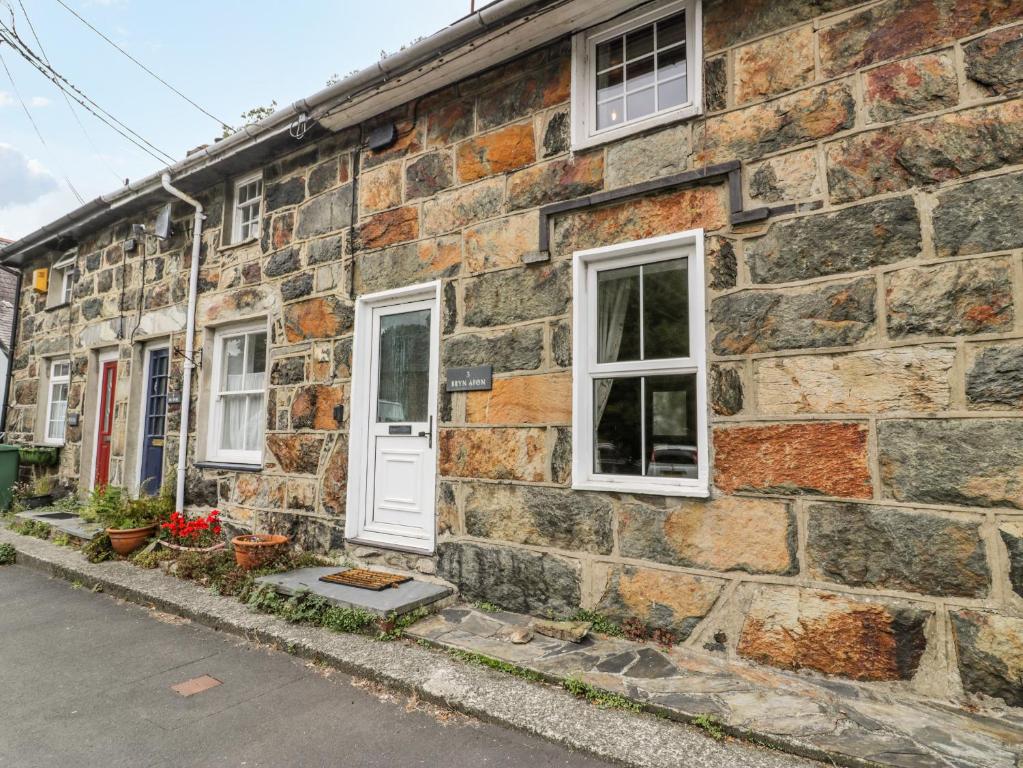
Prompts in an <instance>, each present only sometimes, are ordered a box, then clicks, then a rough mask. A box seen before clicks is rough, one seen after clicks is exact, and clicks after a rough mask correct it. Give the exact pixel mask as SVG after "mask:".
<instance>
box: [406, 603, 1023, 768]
mask: <svg viewBox="0 0 1023 768" xmlns="http://www.w3.org/2000/svg"><path fill="white" fill-rule="evenodd" d="M531 621H532V619H531V618H530V617H529V616H524V615H521V614H516V613H509V612H506V611H496V612H483V611H480V610H478V609H476V608H473V607H470V606H467V605H458V606H455V607H451V608H446V609H444V610H442V611H440V612H439V613H437V614H435V615H433V616H430V617H427V618H426V619H424V620H422V621H420V622H418V623H417V624H415V625H414V626H413V627H412V628H411V629H410V630H409V631H408V634H409V635H411V636H412V637H415V638H418V639H420V640H424V641H427V642H429V643H432V644H435V645H437V646H441V647H445V648H451V649H456V650H460V651H469V652H473V653H480V654H485V655H487V656H491V657H493V658H496V659H500V660H502V661H506V662H509V663H511V664H515V665H517V666H519V667H522V668H525V669H529V670H532V671H534V672H538V673H540V674H543V675H545V676H547V677H549V678H554V679H559V680H564V679H567V678H574V679H576V680H580V681H582V682H584V683H588V684H589V685H591V686H594V687H597V688H600V689H603V690H606V691H610V692H613V693H619V694H622V695H624V696H626V697H628V698H630V699H633V700H635V701H637V702H639V703H641V704H643V705H647V706H649V707H651V708H653V709H657V710H661V711H662V712H664V713H665V714H668V715H669V716H674V717H677V718H679V719H685V720H692V719H694V718H696V717H698V716H700V715H712V716H713V717H715V718H716V719H717V720H718V721H719V722H720V723H721V724H722V725H723V726H725V727H726V728H728V729H732V730H734V731H735V732H737V733H743V734H747V735H755V736H756V737H757V738H759V739H763V738H764V737H767V738H768V739H775V740H780V741H783V742H785V743H786V744H787V745H789V746H797V747H798V746H803V747H806V748H809V749H813V750H826V751H828V752H830V753H833V754H837V755H842V756H846V757H848V758H852V759H858V760H869V761H872V762H875V763H880V764H883V765H892V766H899V767H900V768H925V767H926V768H930V767H931V766H934V767H937V766H943V767H944V766H957V767H959V768H1016V766H1017V765H1018V764H1019V763H1018V762H1017V761H1018V759H1019V755H1020V752H1021V749H1023V717H1021V716H1020V715H1019V714H1014V713H1013V712H1012V711H1011V710H1009V709H1008V708H1002V709H992V710H990V711H984V712H979V711H978V712H968V711H965V710H959V709H955V708H953V707H951V706H950V705H948V704H945V703H942V702H937V701H930V700H927V699H923V698H919V697H911V696H907V695H906V694H904V693H900V694H899V695H897V696H896V695H895V694H889V693H887V692H883V691H879V690H877V689H871V688H869V687H867V686H865V685H860V684H854V683H848V682H844V681H843V682H839V681H833V680H830V679H826V678H820V677H815V676H810V675H801V674H794V673H790V672H782V671H778V670H772V669H768V668H766V667H763V666H757V667H753V666H750V665H748V664H745V663H743V662H740V661H735V660H730V659H724V658H716V657H713V656H710V655H708V654H701V653H699V652H697V651H693V650H691V649H687V648H681V647H677V646H676V647H673V648H662V647H659V646H656V645H653V644H651V643H640V642H635V641H632V640H626V639H624V638H616V637H606V636H603V635H597V634H592V633H591V634H590V635H589V636H588V637H587V638H586V639H585V640H583V642H581V643H572V642H567V641H564V640H557V639H555V638H552V637H545V636H543V635H539V634H537V635H534V637H533V640H532V641H531V642H529V643H527V644H513V643H512V642H511V641H510V639H509V638H510V636H511V634H512V632H513V630H515V629H517V628H520V627H525V626H528V625H529V623H530V622H531Z"/></svg>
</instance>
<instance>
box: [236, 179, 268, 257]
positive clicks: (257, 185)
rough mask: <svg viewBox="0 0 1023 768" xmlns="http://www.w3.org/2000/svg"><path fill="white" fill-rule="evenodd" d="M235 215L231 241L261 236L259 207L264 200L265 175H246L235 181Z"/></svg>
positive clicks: (238, 241)
mask: <svg viewBox="0 0 1023 768" xmlns="http://www.w3.org/2000/svg"><path fill="white" fill-rule="evenodd" d="M233 200H234V216H233V218H232V221H233V225H232V228H231V242H232V243H243V242H245V241H246V240H251V239H252V238H254V237H259V209H260V206H261V205H262V202H263V177H262V176H261V175H259V174H256V175H254V176H246V177H245V178H244V179H239V180H238V181H236V182H235V183H234V195H233Z"/></svg>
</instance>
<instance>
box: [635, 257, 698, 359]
mask: <svg viewBox="0 0 1023 768" xmlns="http://www.w3.org/2000/svg"><path fill="white" fill-rule="evenodd" d="M667 357H689V261H688V259H671V260H670V261H660V262H655V263H653V264H645V265H643V359H645V360H658V359H663V358H667Z"/></svg>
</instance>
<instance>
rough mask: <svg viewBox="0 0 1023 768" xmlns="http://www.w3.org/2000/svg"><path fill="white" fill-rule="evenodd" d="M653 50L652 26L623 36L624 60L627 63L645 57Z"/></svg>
mask: <svg viewBox="0 0 1023 768" xmlns="http://www.w3.org/2000/svg"><path fill="white" fill-rule="evenodd" d="M653 50H654V25H653V24H651V25H650V26H648V27H643V28H642V29H637V30H636V31H635V32H629V34H628V35H626V36H625V58H626V59H627V60H628V61H632V60H633V59H636V58H639V57H640V56H645V55H646V54H648V53H651V52H652V51H653Z"/></svg>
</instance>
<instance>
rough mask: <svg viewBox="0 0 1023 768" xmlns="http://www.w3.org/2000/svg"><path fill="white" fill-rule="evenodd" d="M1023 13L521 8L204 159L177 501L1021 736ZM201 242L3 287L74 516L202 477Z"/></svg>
mask: <svg viewBox="0 0 1023 768" xmlns="http://www.w3.org/2000/svg"><path fill="white" fill-rule="evenodd" d="M1021 22H1023V6H1021V4H1020V2H1019V0H872V1H871V2H862V1H861V0H773V1H769V0H735V1H733V2H728V0H702V3H701V0H677V1H676V2H661V1H658V2H650V3H646V4H638V3H637V2H636V1H635V0H606V1H605V2H600V3H590V2H582V0H558V1H546V0H542V1H540V2H529V1H528V0H498V2H496V3H493V4H491V5H489V6H487V7H486V8H484V9H483V10H481V11H479V12H477V13H475V14H473V15H472V16H469V17H467V18H466V19H464V20H462V21H460V22H458V23H456V24H455V25H453V26H452V27H450V28H448V29H446V30H443V31H442V32H440V33H438V34H437V35H434V36H433V37H429V38H426V39H425V40H424V41H422V42H419V43H417V44H415V45H413V46H411V47H410V48H408V49H406V50H404V51H402V52H401V53H399V54H396V55H395V56H392V57H388V58H385V59H383V60H382V61H381V62H380V63H379V64H378V65H374V67H372V68H370V69H368V70H365V71H363V72H360V73H357V74H355V75H353V76H351V77H349V78H348V79H346V80H344V81H342V82H340V83H338V84H337V85H334V86H332V87H330V88H328V89H327V90H325V91H322V92H320V93H318V94H316V95H314V96H312V97H309V98H307V99H305V100H303V101H300V102H297V103H296V105H295V106H293V107H289V108H288V109H286V110H282V111H281V112H279V113H277V114H276V115H274V116H272V117H270V118H268V119H267V120H264V121H263V122H261V123H258V124H256V125H254V126H248V127H246V128H245V129H243V130H242V131H241V132H239V133H238V134H235V135H234V136H232V137H231V138H229V139H226V140H224V141H222V142H219V143H216V144H213V145H211V146H208V147H205V148H203V149H200V150H198V151H196V152H194V153H192V154H190V155H189V156H188V157H187V158H186V159H185V160H183V161H181V162H180V163H178V164H177V165H175V166H173V167H171V168H169V169H168V172H169V174H170V177H171V181H172V183H173V185H175V186H176V187H178V188H179V189H181V190H184V191H185V192H186V193H188V194H189V195H194V196H196V197H197V198H198V199H199V200H200V201H201V203H202V205H203V206H204V210H205V216H206V218H205V220H204V222H203V224H202V230H201V242H200V244H201V251H200V257H199V266H198V284H197V307H196V312H195V351H194V353H193V356H192V359H193V360H194V362H195V364H196V365H197V366H198V367H197V370H196V373H195V376H194V382H195V385H194V386H193V387H192V389H191V397H190V398H189V400H190V402H187V403H185V405H187V406H188V408H189V413H190V415H191V419H190V429H189V434H188V442H187V455H188V461H187V466H186V480H187V482H186V484H185V485H186V501H187V505H188V506H189V507H190V508H208V507H214V506H215V507H219V508H220V509H221V510H222V511H223V512H224V514H225V516H226V517H227V518H229V519H230V521H231V523H232V525H234V526H235V527H236V528H239V529H254V530H258V531H271V532H281V533H288V534H290V535H291V536H292V537H293V538H294V540H295V541H296V542H297V543H298V544H299V545H300V546H302V547H305V548H308V549H315V550H341V549H346V550H347V551H348V552H349V553H351V554H353V555H354V556H355V557H357V558H359V559H362V560H366V561H368V562H377V563H387V564H389V565H391V566H393V567H401V568H407V569H409V570H414V571H418V572H420V573H422V574H427V575H429V576H432V577H436V578H440V579H444V580H447V581H449V582H452V583H454V584H455V585H457V587H458V588H459V589H460V590H461V594H462V595H463V596H464V597H466V598H467V599H470V600H487V601H490V602H492V603H496V604H499V605H502V606H504V607H507V608H509V609H512V610H516V611H524V612H531V613H537V614H547V613H552V614H557V615H564V614H571V613H573V612H574V611H576V610H577V609H578V608H580V607H583V608H587V609H592V610H596V611H598V612H600V613H602V614H605V615H607V616H609V617H611V618H613V619H615V620H618V621H623V620H625V619H629V618H633V619H637V620H639V621H640V622H642V623H644V624H646V625H648V626H651V627H657V628H661V629H664V630H666V631H670V632H672V633H674V635H675V636H676V637H677V638H678V639H679V640H680V641H684V642H685V643H687V644H689V645H691V646H693V647H695V648H705V649H707V652H708V653H718V654H727V655H730V656H738V657H742V658H745V659H748V660H752V661H754V662H759V663H763V664H769V665H774V666H778V667H782V668H787V669H803V670H810V671H813V672H819V673H825V674H830V675H837V676H840V677H846V678H852V679H855V680H860V681H870V682H875V683H878V684H882V683H886V684H893V685H896V686H898V687H901V688H903V689H906V690H911V691H915V692H919V693H924V694H930V695H938V696H947V697H952V698H958V699H960V700H964V697H965V698H966V699H968V698H969V697H971V696H976V695H989V696H993V697H999V698H1001V699H1004V700H1005V701H1007V702H1008V703H1010V704H1013V705H1020V704H1023V684H1021V683H1020V680H1021V679H1023V677H1021V676H1023V651H1021V650H1020V648H1021V644H1020V637H1021V636H1023V419H1021V418H1020V415H1021V414H1020V406H1021V404H1023V317H1021V316H1020V314H1018V313H1017V312H1016V301H1017V299H1019V300H1023V215H1021V213H1020V212H1021V211H1023V100H1021V98H1020V94H1021V91H1023V23H1021ZM168 202H172V203H173V208H172V222H173V231H172V232H171V234H170V236H169V237H167V238H166V239H160V238H157V237H155V236H154V234H153V232H154V222H155V220H156V219H157V215H158V213H159V211H160V209H161V207H162V206H164V205H166V204H167V203H168ZM192 217H193V209H192V208H191V207H190V206H189V205H187V204H185V203H183V202H181V201H180V200H176V199H175V198H172V197H171V196H170V195H169V194H168V193H167V192H166V191H165V190H164V189H163V188H162V186H161V182H160V177H159V174H158V175H156V176H153V177H150V178H148V179H144V180H142V181H140V182H137V183H134V184H132V185H130V186H128V187H126V188H124V189H122V190H119V191H118V192H115V193H113V194H112V195H110V196H107V197H104V198H100V199H99V200H97V201H94V202H92V203H89V204H88V205H86V206H84V207H83V208H80V209H79V210H77V211H75V212H73V213H71V214H70V215H69V216H67V217H65V218H62V219H60V220H58V221H56V222H54V223H53V224H51V225H49V226H47V227H44V228H43V229H41V230H39V231H37V232H35V233H33V234H31V235H28V236H27V237H25V238H23V239H21V240H20V241H18V242H16V243H14V244H12V245H10V246H8V247H7V248H5V249H4V250H3V252H2V260H3V261H4V262H5V263H6V264H9V265H13V266H16V267H18V268H20V269H22V270H24V271H25V272H26V273H29V272H31V271H33V270H36V269H49V276H50V277H49V286H50V287H49V289H48V292H47V293H39V292H36V291H35V290H34V289H33V284H32V280H31V279H26V280H24V281H23V288H22V291H21V296H20V315H19V331H20V332H19V337H18V340H17V344H16V349H15V361H14V366H13V369H14V373H13V377H14V385H13V407H12V410H11V412H10V416H9V419H8V424H7V428H8V430H9V433H10V435H11V436H12V437H13V438H14V439H15V440H17V441H20V442H25V443H36V442H51V443H55V444H59V445H62V446H63V448H62V453H61V461H60V474H61V477H62V478H64V479H65V480H66V481H67V482H69V483H75V484H77V487H78V488H79V489H80V490H81V491H87V490H88V489H89V488H90V486H92V485H93V484H94V483H95V482H97V480H99V481H102V480H108V481H109V482H113V483H118V484H122V485H126V486H129V487H132V488H138V487H140V485H141V486H145V487H148V488H151V487H154V486H155V485H157V484H158V482H159V481H160V479H161V478H162V477H165V476H170V475H171V474H172V473H173V471H174V467H175V465H176V457H177V451H178V449H177V446H178V445H179V442H178V441H179V439H180V431H181V430H180V423H181V416H182V412H183V411H182V408H183V405H182V402H181V400H182V398H181V392H182V376H183V374H184V371H185V363H186V359H185V356H184V349H185V344H186V336H187V332H186V325H187V322H186V321H187V315H188V296H189V274H190V267H191V247H190V243H191V239H192V232H193V230H192V227H193V224H192V221H193V218H192ZM135 225H143V226H144V227H145V231H143V230H142V229H141V228H139V227H137V226H135ZM487 366H490V367H491V368H490V369H489V371H488V369H487ZM491 373H492V380H490V379H491V376H490V375H489V374H491ZM452 390H453V391H452ZM147 480H148V481H149V482H144V481H147Z"/></svg>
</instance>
